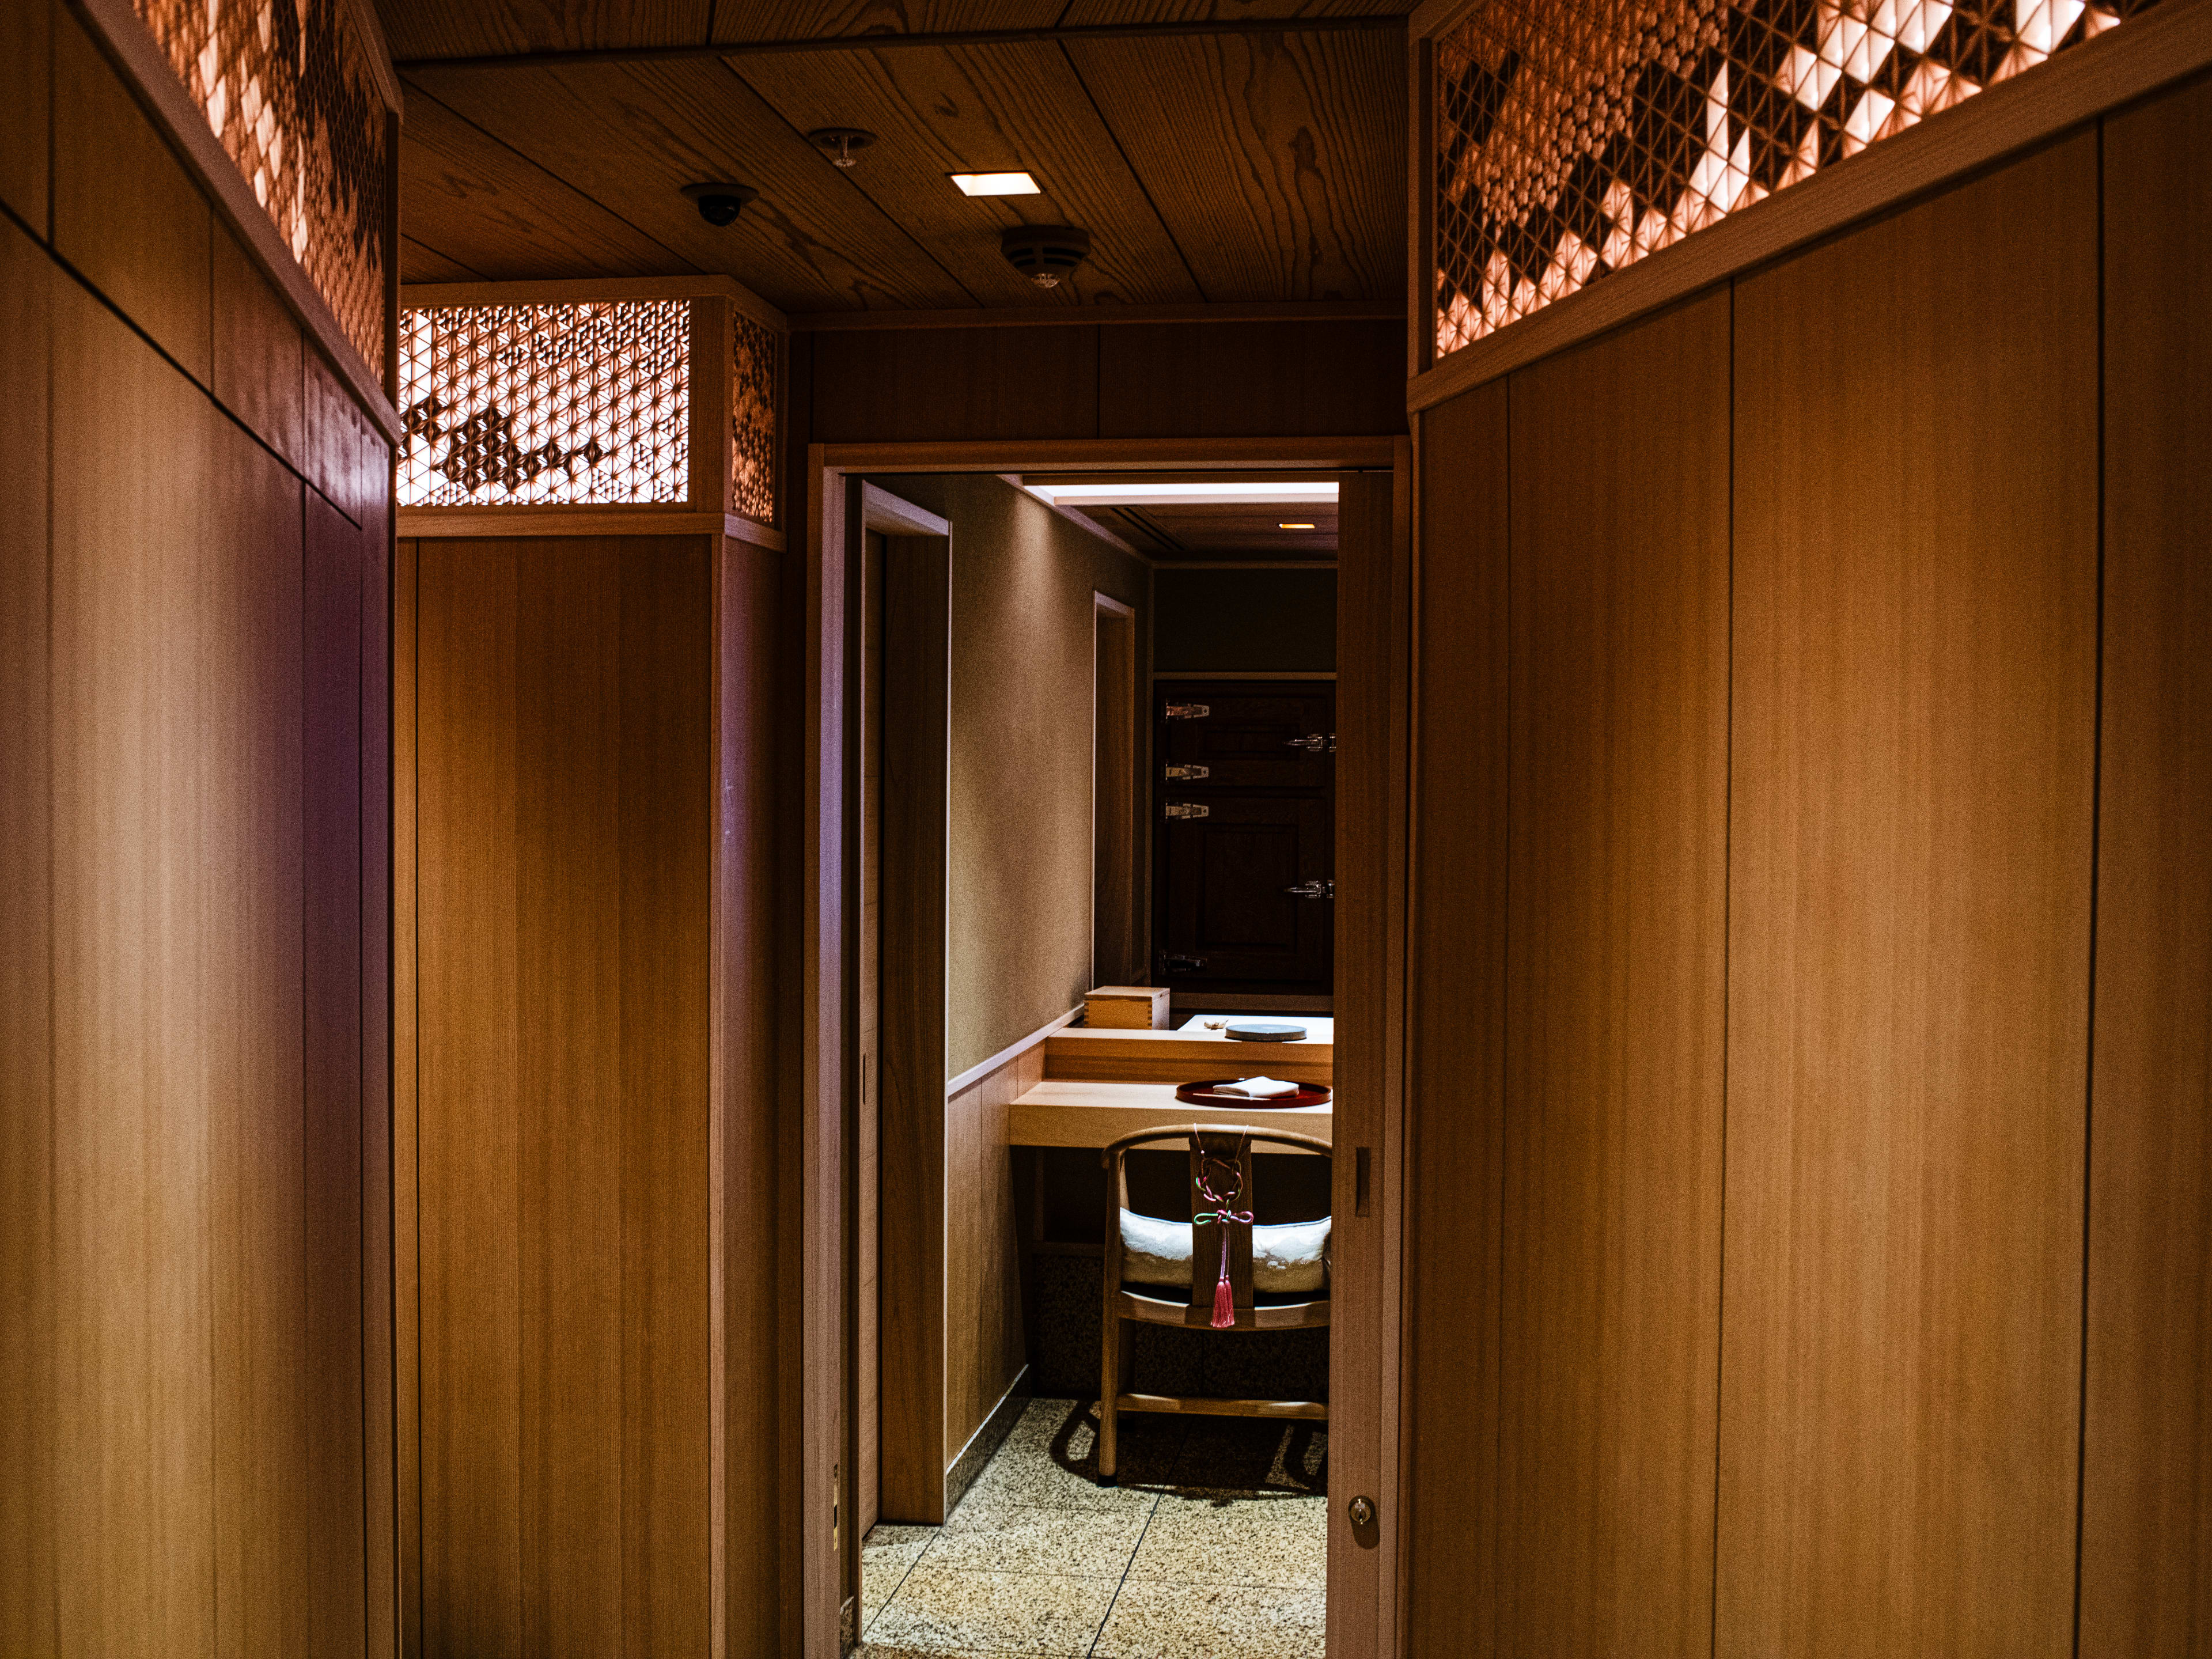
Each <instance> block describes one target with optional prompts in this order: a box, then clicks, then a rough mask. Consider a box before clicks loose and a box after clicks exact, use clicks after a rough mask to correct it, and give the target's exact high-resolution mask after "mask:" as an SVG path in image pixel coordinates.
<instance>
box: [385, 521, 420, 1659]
mask: <svg viewBox="0 0 2212 1659" xmlns="http://www.w3.org/2000/svg"><path fill="white" fill-rule="evenodd" d="M417 562H418V552H417V544H416V543H415V542H413V541H411V540H410V541H403V542H400V543H399V544H398V545H397V546H396V547H395V548H394V550H393V553H392V702H391V709H392V713H391V721H392V1329H393V1332H394V1335H395V1344H394V1352H393V1361H394V1364H393V1367H392V1399H393V1406H394V1411H393V1437H394V1439H395V1441H396V1443H397V1448H398V1464H399V1467H398V1487H397V1491H396V1492H395V1495H394V1502H395V1504H397V1506H398V1528H397V1534H398V1536H397V1545H398V1553H399V1559H398V1573H397V1581H398V1598H399V1608H398V1619H399V1652H400V1655H401V1656H402V1659H419V1656H420V1655H421V1654H422V1652H423V1651H424V1649H423V1644H422V1464H423V1442H422V1333H423V1326H422V1301H421V1296H420V1286H421V1281H422V1275H421V1270H420V1257H419V1252H418V1249H417V1235H418V1225H419V1224H418V1217H419V1211H420V1206H421V1193H422V1179H421V1170H420V1140H421V1127H420V1116H421V1115H420V1111H419V1109H418V1097H419V1090H418V1084H419V1073H420V1067H421V1055H422V1045H421V1041H420V1037H419V1035H418V1033H419V1030H420V1026H419V1024H418V1014H417V1006H418V987H419V980H418V973H417V963H416V950H417V944H418V939H419V933H420V927H419V917H418V913H417V908H416V827H415V826H416V787H417V786H416V692H415V679H416V593H417V579H416V570H417Z"/></svg>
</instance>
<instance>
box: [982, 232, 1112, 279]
mask: <svg viewBox="0 0 2212 1659" xmlns="http://www.w3.org/2000/svg"><path fill="white" fill-rule="evenodd" d="M999 252H1001V253H1003V254H1005V255H1006V262H1007V263H1008V264H1011V265H1012V266H1013V268H1014V269H1015V270H1018V271H1020V272H1021V273H1022V275H1023V276H1026V277H1028V278H1029V279H1030V281H1031V282H1033V283H1036V285H1037V286H1038V287H1039V288H1058V287H1059V286H1060V279H1061V278H1062V277H1064V276H1073V275H1074V274H1075V268H1076V266H1078V265H1079V264H1082V263H1083V260H1084V257H1085V255H1086V254H1088V253H1089V252H1091V233H1090V232H1089V231H1087V230H1078V229H1076V228H1074V227H1073V225H1016V226H1015V227H1014V228H1012V230H1010V231H1008V232H1006V234H1005V235H1003V236H1001V237H1000V238H999Z"/></svg>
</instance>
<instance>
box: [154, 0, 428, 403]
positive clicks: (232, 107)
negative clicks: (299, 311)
mask: <svg viewBox="0 0 2212 1659" xmlns="http://www.w3.org/2000/svg"><path fill="white" fill-rule="evenodd" d="M132 3H133V4H134V5H135V6H136V7H137V12H138V17H139V21H142V22H143V23H144V24H145V25H146V27H147V29H148V30H149V32H150V33H152V34H153V36H154V38H155V40H156V41H158V42H159V43H160V45H161V50H162V52H163V53H164V54H165V55H166V56H167V58H168V60H169V67H170V68H171V69H173V70H175V71H176V75H177V78H178V80H179V81H180V82H183V83H184V86H185V90H186V91H187V92H189V93H190V94H191V96H192V98H193V100H195V101H196V102H197V104H198V105H199V106H200V109H201V111H202V112H204V114H205V115H206V117H207V122H208V125H209V126H210V128H212V129H213V130H214V132H215V135H216V137H217V138H218V139H220V140H221V141H222V147H223V149H224V150H225V151H226V152H228V155H229V156H230V159H231V160H232V161H234V162H235V163H237V166H238V171H239V173H240V176H242V177H243V178H244V179H245V180H246V183H247V184H249V185H252V187H253V194H254V197H255V199H256V200H258V202H259V203H260V204H261V205H262V207H263V208H264V210H266V211H267V212H268V215H269V218H270V222H271V223H273V224H274V225H275V226H276V234H277V235H278V236H280V237H281V238H283V242H284V246H287V247H289V248H290V249H291V250H292V257H293V258H295V259H297V260H298V261H299V262H300V267H301V270H304V271H306V272H307V280H308V281H310V282H312V283H313V284H314V285H315V288H316V290H317V291H318V292H319V293H320V294H321V295H322V296H323V298H324V300H325V301H327V302H328V303H329V305H330V307H331V314H332V315H333V316H335V317H336V318H337V320H338V325H339V326H340V327H341V328H343V329H344V330H345V332H346V337H347V338H348V339H349V340H351V341H352V342H353V343H354V344H355V345H356V347H358V348H359V349H360V351H361V355H362V359H363V360H364V361H365V362H367V363H368V366H369V368H371V369H373V370H374V371H376V373H377V375H378V378H379V379H381V378H382V374H383V368H384V304H385V246H384V235H385V210H386V201H385V187H386V177H387V173H386V167H387V163H388V161H389V157H388V156H387V155H386V143H385V137H386V133H385V114H386V111H385V106H384V100H383V98H382V96H381V95H380V94H379V92H378V90H377V86H376V82H375V79H374V76H373V73H372V71H371V70H370V68H369V61H370V60H369V58H368V56H367V54H368V52H369V51H371V50H372V48H371V47H370V46H368V45H367V43H365V42H364V41H363V40H362V39H361V37H360V35H359V33H357V32H356V23H355V21H354V14H353V12H352V10H351V9H350V7H349V5H348V3H347V0H132Z"/></svg>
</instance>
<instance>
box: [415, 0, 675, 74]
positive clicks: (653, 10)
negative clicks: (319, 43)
mask: <svg viewBox="0 0 2212 1659" xmlns="http://www.w3.org/2000/svg"><path fill="white" fill-rule="evenodd" d="M376 9H377V14H378V15H379V16H380V18H381V19H382V20H383V23H384V32H385V35H386V39H387V40H389V41H390V42H391V45H392V56H393V57H394V58H398V59H399V60H400V61H401V62H402V63H405V62H407V61H409V60H410V59H415V58H467V57H477V56H481V55H487V54H490V53H495V52H496V53H504V52H577V51H591V50H594V49H597V48H603V47H608V46H649V45H665V46H674V45H678V44H689V43H690V42H693V41H700V40H705V39H706V38H707V23H708V15H709V14H710V13H712V12H713V11H714V0H562V3H561V4H559V5H557V6H556V5H541V4H526V3H521V0H504V3H493V4H477V5H455V4H454V3H453V0H377V8H376Z"/></svg>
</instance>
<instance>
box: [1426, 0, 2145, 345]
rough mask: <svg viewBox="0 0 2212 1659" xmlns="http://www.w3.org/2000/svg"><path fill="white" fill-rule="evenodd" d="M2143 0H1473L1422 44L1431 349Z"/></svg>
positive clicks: (2060, 47)
mask: <svg viewBox="0 0 2212 1659" xmlns="http://www.w3.org/2000/svg"><path fill="white" fill-rule="evenodd" d="M2153 3H2154V0H2095V3H2087V0H1962V3H1956V4H1951V3H1944V0H1657V3H1656V4H1655V3H1652V0H1637V3H1627V0H1480V3H1478V4H1477V5H1476V6H1475V7H1474V10H1473V11H1471V12H1470V13H1469V14H1468V15H1467V17H1466V18H1465V19H1464V20H1463V21H1460V22H1459V23H1457V24H1456V25H1455V26H1454V27H1451V28H1450V29H1449V30H1448V31H1447V32H1445V33H1443V34H1441V35H1439V36H1438V37H1437V40H1436V46H1435V58H1436V107H1435V116H1436V126H1435V131H1436V144H1437V152H1436V180H1435V187H1436V197H1435V216H1436V217H1435V236H1436V273H1435V274H1436V312H1435V320H1436V353H1437V356H1438V357H1443V356H1445V355H1447V354H1448V353H1450V352H1453V351H1456V350H1457V349H1459V348H1460V347H1462V346H1463V345H1466V344H1467V343H1469V342H1470V341H1473V340H1477V339H1480V338H1481V337H1483V336H1484V335H1486V334H1489V333H1492V332H1493V331H1496V330H1498V329H1500V328H1503V327H1504V326H1505V325H1507V324H1508V323H1510V322H1512V321H1514V320H1515V319H1517V318H1521V317H1525V316H1528V314H1529V313H1532V312H1535V311H1539V310H1541V309H1542V308H1543V307H1546V306H1547V305H1549V304H1551V303H1552V302H1553V301H1555V300H1559V299H1560V298H1562V297H1564V296H1565V295H1569V294H1572V293H1574V292H1575V291H1576V290H1577V289H1582V288H1585V287H1587V286H1589V284H1590V283H1593V282H1595V281H1597V280H1599V279H1600V278H1601V277H1602V276H1605V275H1606V274H1607V272H1608V271H1613V270H1620V269H1621V268H1622V267H1623V266H1625V265H1630V264H1635V263H1636V261H1638V259H1641V258H1644V257H1645V256H1646V255H1648V254H1651V253H1655V252H1657V251H1658V250H1659V249H1661V248H1662V247H1666V246H1670V245H1671V244H1673V243H1674V242H1678V241H1680V240H1681V239H1682V238H1683V237H1685V236H1688V235H1692V234H1695V233H1696V232H1698V231H1699V230H1701V229H1703V228H1705V227H1706V226H1708V225H1711V224H1713V223H1715V222H1717V221H1719V220H1720V219H1723V218H1724V217H1726V216H1728V215H1729V214H1730V213H1733V212H1735V211H1736V210H1739V209H1741V208H1746V207H1748V206H1750V205H1751V204H1753V203H1754V202H1757V201H1759V200H1762V199H1763V198H1765V197H1768V196H1771V195H1772V194H1774V193H1775V192H1776V191H1782V190H1786V189H1788V188H1789V187H1790V185H1794V184H1796V183H1797V182H1798V181H1799V180H1801V179H1806V178H1808V177H1810V176H1811V175H1812V174H1813V173H1815V172H1817V171H1818V170H1819V169H1820V168H1821V167H1827V166H1829V165H1831V164H1832V163H1834V162H1835V161H1840V160H1841V159H1842V158H1843V157H1844V156H1847V155H1854V154H1856V153H1857V151H1859V150H1862V149H1865V148H1866V147H1867V146H1869V144H1875V143H1880V142H1881V140H1882V139H1884V138H1887V137H1891V136H1893V134H1895V133H1899V132H1901V131H1904V130H1905V128H1907V127H1910V126H1911V125H1914V124H1915V123H1916V122H1918V121H1921V120H1923V119H1925V118H1927V117H1929V116H1930V115H1933V114H1936V112H1939V111H1941V110H1944V109H1948V108H1949V107H1950V106H1952V105H1954V104H1957V103H1960V102H1961V101H1962V100H1966V99H1967V98H1970V97H1972V95H1973V94H1975V93H1977V92H1979V91H1980V90H1982V89H1983V88H1984V87H1988V86H1991V85H1994V84H1995V83H1996V82H1999V81H2002V80H2004V79H2006V78H2007V77H2008V76H2013V75H2017V74H2018V73H2020V71H2021V70H2024V69H2028V68H2032V67H2033V65H2035V64H2039V63H2041V62H2043V61H2044V59H2045V58H2049V57H2051V56H2052V55H2053V54H2054V53H2057V52H2063V51H2064V50H2065V49H2066V48H2068V47H2069V46H2074V45H2076V44H2077V43H2079V42H2081V41H2082V40H2087V39H2089V38H2090V37H2091V36H2093V35H2095V34H2098V33H2101V32H2102V31H2104V30H2106V29H2108V28H2111V27H2113V26H2114V25H2115V24H2118V23H2120V22H2122V21H2124V20H2126V19H2127V18H2129V17H2131V16H2134V15H2136V14H2138V13H2141V12H2143V11H2147V10H2148V9H2150V7H2151V5H2152V4H2153Z"/></svg>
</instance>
